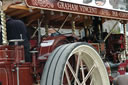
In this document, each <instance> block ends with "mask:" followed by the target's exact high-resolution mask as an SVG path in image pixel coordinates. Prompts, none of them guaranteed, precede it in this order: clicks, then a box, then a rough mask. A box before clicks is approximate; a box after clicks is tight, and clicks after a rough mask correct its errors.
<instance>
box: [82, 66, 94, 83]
mask: <svg viewBox="0 0 128 85" xmlns="http://www.w3.org/2000/svg"><path fill="white" fill-rule="evenodd" d="M95 68H96V66H95V64H94V65H93V66H92V68H91V69H90V71H89V72H88V74H87V75H86V77H85V78H84V80H83V82H82V83H81V85H83V84H84V82H86V81H87V79H88V78H89V77H90V75H91V74H92V72H93V70H94V69H95Z"/></svg>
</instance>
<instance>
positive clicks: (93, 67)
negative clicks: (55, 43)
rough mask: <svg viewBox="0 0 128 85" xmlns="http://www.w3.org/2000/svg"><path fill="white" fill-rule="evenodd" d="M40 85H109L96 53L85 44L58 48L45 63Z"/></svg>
mask: <svg viewBox="0 0 128 85" xmlns="http://www.w3.org/2000/svg"><path fill="white" fill-rule="evenodd" d="M41 85H110V83H109V79H108V75H107V71H106V68H105V66H104V64H103V62H102V59H101V58H100V56H99V54H98V53H97V51H96V50H95V49H94V48H93V47H91V46H90V45H88V44H87V43H80V42H79V43H73V44H66V45H62V46H59V47H58V48H57V49H55V50H54V51H53V53H52V54H51V56H49V58H48V61H47V62H46V65H45V68H44V71H43V75H42V79H41Z"/></svg>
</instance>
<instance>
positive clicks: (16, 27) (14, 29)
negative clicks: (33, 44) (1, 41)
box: [6, 17, 31, 62]
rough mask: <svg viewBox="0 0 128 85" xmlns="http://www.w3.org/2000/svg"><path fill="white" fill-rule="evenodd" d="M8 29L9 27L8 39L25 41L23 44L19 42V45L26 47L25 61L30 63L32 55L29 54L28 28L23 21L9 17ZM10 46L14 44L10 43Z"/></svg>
mask: <svg viewBox="0 0 128 85" xmlns="http://www.w3.org/2000/svg"><path fill="white" fill-rule="evenodd" d="M6 27H7V39H8V41H9V40H13V39H23V40H24V41H23V42H19V43H18V45H23V46H24V52H25V61H26V62H30V61H31V58H30V53H29V48H30V44H29V40H28V37H27V28H26V26H25V24H24V23H23V22H22V21H21V20H14V19H12V18H10V17H7V21H6ZM9 45H14V43H12V42H10V43H9Z"/></svg>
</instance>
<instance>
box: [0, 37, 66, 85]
mask: <svg viewBox="0 0 128 85" xmlns="http://www.w3.org/2000/svg"><path fill="white" fill-rule="evenodd" d="M45 40H54V43H53V44H52V45H51V46H48V47H41V46H40V47H39V48H40V49H39V55H36V54H34V53H33V54H32V62H24V47H23V46H0V83H2V85H17V79H18V78H17V68H19V85H33V84H35V83H37V82H38V81H40V78H41V74H42V72H43V68H44V65H45V62H46V60H47V58H48V56H49V55H48V56H47V57H46V59H40V56H43V55H44V54H45V53H51V52H52V50H54V49H55V48H56V47H57V46H60V45H62V44H64V43H63V41H66V37H65V36H63V35H62V36H57V37H48V38H46V39H43V40H42V42H43V41H45ZM37 49H38V48H37ZM37 56H39V57H38V58H37Z"/></svg>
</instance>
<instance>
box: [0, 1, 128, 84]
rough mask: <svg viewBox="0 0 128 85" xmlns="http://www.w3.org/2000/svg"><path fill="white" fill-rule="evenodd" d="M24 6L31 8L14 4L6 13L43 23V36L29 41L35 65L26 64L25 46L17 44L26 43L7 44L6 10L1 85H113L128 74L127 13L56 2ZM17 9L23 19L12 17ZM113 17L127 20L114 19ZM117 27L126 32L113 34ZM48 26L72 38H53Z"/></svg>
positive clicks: (39, 25) (2, 16)
mask: <svg viewBox="0 0 128 85" xmlns="http://www.w3.org/2000/svg"><path fill="white" fill-rule="evenodd" d="M25 2H26V5H27V6H28V7H26V6H25V4H21V3H18V4H17V3H15V4H14V3H13V4H12V5H10V6H9V7H8V9H7V10H5V11H4V12H5V13H6V14H7V15H10V16H12V17H18V16H19V17H18V18H19V19H22V20H24V22H25V21H26V20H27V17H32V19H30V18H29V19H30V21H28V22H30V23H31V22H32V23H34V25H35V24H38V28H36V30H35V32H36V31H37V30H38V31H37V32H38V33H37V34H38V35H36V34H35V32H34V34H33V35H34V37H35V38H31V39H30V45H31V49H30V53H31V59H32V62H25V55H24V46H22V45H18V43H19V42H23V40H22V39H16V40H10V41H9V42H13V43H15V45H13V46H10V45H8V41H7V35H6V24H5V16H4V12H3V9H1V24H2V40H3V45H0V85H110V83H112V80H113V78H115V77H116V76H117V75H122V74H124V73H125V67H126V65H127V63H128V61H127V36H126V24H127V16H124V15H126V14H127V13H125V12H123V13H122V12H121V11H115V10H110V9H104V8H100V7H98V6H97V7H91V6H86V5H81V4H75V3H68V2H63V1H56V0H42V1H40V0H25ZM22 8H23V9H22ZM32 8H33V9H32ZM37 8H39V9H41V10H39V9H37ZM85 8H86V10H85ZM42 9H43V10H42ZM14 10H17V11H19V12H17V13H21V15H18V14H16V15H13V14H11V13H10V11H14ZM26 10H27V11H26ZM28 10H29V11H28ZM30 10H31V11H30ZM94 10H95V12H94ZM26 12H27V13H26ZM100 12H101V13H100ZM113 12H114V13H118V14H122V16H118V15H117V16H114V15H113V16H109V13H113ZM24 13H26V14H25V15H22V14H24ZM36 13H37V15H33V14H36ZM107 13H108V14H107ZM30 15H33V16H35V17H33V16H30ZM111 15H112V14H111ZM42 16H43V17H42ZM97 16H99V17H97ZM37 18H38V19H39V20H40V22H39V23H37ZM42 19H43V20H42ZM33 20H35V21H34V22H33ZM112 20H114V24H112V25H110V26H109V28H108V27H106V26H107V25H104V23H105V22H106V21H112ZM30 23H29V24H30ZM118 24H121V25H122V28H123V33H118V34H113V31H114V30H115V31H116V28H118V26H117V25H118ZM48 25H52V26H54V27H55V28H59V30H62V29H64V28H66V29H65V30H67V29H68V31H70V30H71V31H72V33H63V34H62V33H60V35H57V36H49V35H48ZM36 26H37V25H36ZM41 27H45V32H46V34H45V35H44V36H41V33H40V30H41ZM105 27H106V28H107V29H104V28H105ZM110 28H111V30H109V31H108V29H110ZM30 30H32V29H30ZM59 30H58V29H57V31H59ZM65 30H64V31H65ZM104 30H105V31H104ZM76 31H78V32H76ZM59 32H60V31H59Z"/></svg>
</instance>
